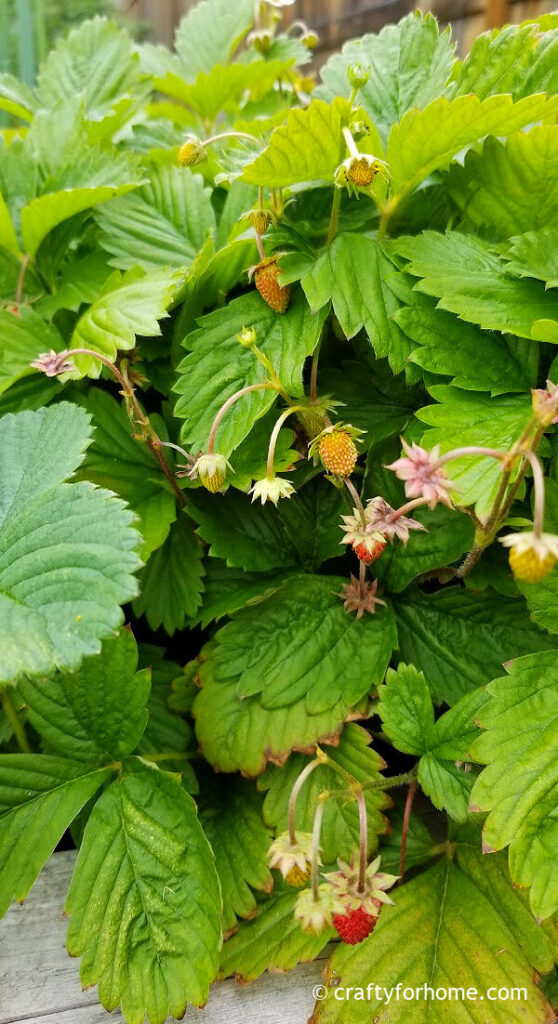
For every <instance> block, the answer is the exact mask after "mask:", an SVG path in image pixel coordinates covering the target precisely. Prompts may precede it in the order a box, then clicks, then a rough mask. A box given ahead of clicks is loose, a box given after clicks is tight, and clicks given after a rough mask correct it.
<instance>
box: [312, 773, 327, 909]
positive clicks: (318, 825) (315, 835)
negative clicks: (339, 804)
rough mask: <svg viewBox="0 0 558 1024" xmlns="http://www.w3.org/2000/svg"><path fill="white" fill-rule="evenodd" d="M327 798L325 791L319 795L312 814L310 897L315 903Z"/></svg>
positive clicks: (318, 886)
mask: <svg viewBox="0 0 558 1024" xmlns="http://www.w3.org/2000/svg"><path fill="white" fill-rule="evenodd" d="M328 796H329V794H328V792H327V790H325V791H324V792H323V793H320V795H319V797H318V802H317V804H316V810H315V813H314V826H313V828H312V896H313V898H314V900H315V901H316V902H317V901H318V900H319V898H320V835H321V832H322V821H323V817H324V808H325V803H326V800H327V798H328Z"/></svg>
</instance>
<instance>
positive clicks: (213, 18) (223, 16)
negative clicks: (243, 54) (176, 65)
mask: <svg viewBox="0 0 558 1024" xmlns="http://www.w3.org/2000/svg"><path fill="white" fill-rule="evenodd" d="M253 18H254V4H253V3H252V0H238V2H236V0H235V3H234V4H231V3H230V2H229V0H204V2H203V3H200V4H196V6H195V7H194V8H193V9H192V10H191V11H189V12H188V14H187V15H186V16H185V17H184V18H182V21H181V22H180V24H179V26H178V28H177V30H176V35H175V46H176V52H177V54H178V56H179V58H180V61H181V63H182V66H183V70H182V74H183V77H184V79H185V80H186V81H188V82H193V81H194V79H195V78H196V76H197V75H198V73H199V72H200V71H211V69H212V67H213V65H214V64H219V63H221V64H223V63H225V62H226V61H227V60H229V59H230V57H231V56H232V54H233V53H234V51H235V49H236V47H237V46H238V45H239V43H240V42H241V41H242V38H243V37H244V36H245V35H246V33H247V32H248V29H249V28H250V26H251V24H252V22H253Z"/></svg>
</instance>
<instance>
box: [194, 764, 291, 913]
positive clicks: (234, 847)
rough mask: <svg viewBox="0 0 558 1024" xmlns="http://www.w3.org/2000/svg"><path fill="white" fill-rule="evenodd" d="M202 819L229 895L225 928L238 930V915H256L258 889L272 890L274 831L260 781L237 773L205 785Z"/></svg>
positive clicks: (225, 902)
mask: <svg viewBox="0 0 558 1024" xmlns="http://www.w3.org/2000/svg"><path fill="white" fill-rule="evenodd" d="M200 822H201V824H202V827H203V830H204V832H205V834H206V836H207V838H208V839H209V842H210V844H211V848H212V850H213V853H214V854H215V867H216V868H217V874H218V875H219V880H220V882H221V891H222V894H223V931H224V932H225V933H226V932H230V931H231V930H233V929H236V925H237V917H241V918H242V917H243V918H250V917H255V916H256V914H257V912H258V904H257V903H256V898H255V896H254V892H253V891H252V890H254V889H256V890H259V891H263V892H270V891H271V889H272V888H273V877H272V874H271V871H270V870H269V868H268V866H267V851H268V849H269V844H270V842H271V832H270V830H269V829H268V828H267V827H266V825H265V824H264V821H263V819H262V797H261V796H260V795H259V794H258V792H257V790H256V788H255V786H254V784H253V783H252V782H247V781H246V780H245V779H241V778H240V777H239V776H234V777H232V778H229V779H222V780H219V782H216V781H210V782H209V783H208V784H207V785H206V786H205V787H204V788H203V789H202V797H201V808H200Z"/></svg>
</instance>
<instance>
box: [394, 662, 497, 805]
mask: <svg viewBox="0 0 558 1024" xmlns="http://www.w3.org/2000/svg"><path fill="white" fill-rule="evenodd" d="M378 696H379V698H380V703H379V706H378V713H379V715H380V718H381V719H382V722H383V727H384V732H385V733H386V735H387V736H389V738H390V740H392V742H393V743H394V745H395V746H396V747H397V749H398V750H401V751H403V753H405V754H415V755H416V756H418V757H419V762H418V781H419V784H420V786H421V787H422V789H423V791H424V792H425V793H426V795H427V796H428V797H430V799H431V800H432V803H433V804H434V806H435V807H437V808H438V809H441V808H443V809H444V810H446V811H447V813H448V814H449V815H450V816H451V817H452V818H455V819H456V820H457V821H466V820H467V813H468V807H469V796H470V793H471V789H472V786H473V782H474V778H475V776H474V775H473V774H472V773H471V771H470V765H468V764H465V763H464V762H467V761H468V760H469V748H470V745H471V743H472V741H473V740H474V738H475V737H476V736H477V735H478V732H479V730H478V727H477V726H476V724H475V719H476V715H477V713H478V712H479V711H480V709H481V708H482V706H483V704H484V702H485V701H486V694H485V691H484V690H483V689H482V688H481V689H478V690H473V692H472V693H470V694H467V695H466V696H465V697H462V698H461V700H459V701H458V702H457V704H455V705H454V706H453V707H452V708H451V709H450V710H449V711H446V713H445V714H444V715H442V717H441V718H438V719H437V721H434V707H433V704H432V697H431V695H430V688H429V686H428V683H427V682H426V680H425V678H424V675H423V674H422V672H418V671H417V669H416V668H415V667H414V665H403V664H401V665H399V668H398V669H397V672H394V671H393V670H392V669H389V670H388V673H387V676H386V682H385V685H384V686H380V687H379V688H378Z"/></svg>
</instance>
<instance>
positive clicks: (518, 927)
mask: <svg viewBox="0 0 558 1024" xmlns="http://www.w3.org/2000/svg"><path fill="white" fill-rule="evenodd" d="M395 899H396V903H395V906H393V907H389V906H388V907H384V908H383V909H382V912H381V914H380V918H379V920H378V924H377V925H376V929H375V931H374V934H373V935H372V936H371V937H370V938H369V939H368V940H367V941H366V942H363V943H361V944H360V945H358V946H354V947H351V946H346V945H343V944H341V945H340V946H339V947H338V949H337V951H336V952H335V953H334V955H333V957H332V959H331V961H330V964H329V966H328V969H327V973H326V978H325V984H326V991H327V997H326V999H325V1000H324V1001H323V1002H320V1003H318V1004H317V1005H316V1009H315V1011H314V1016H313V1018H312V1020H313V1022H314V1024H341V1022H342V1024H357V1022H358V1024H361V1022H362V1019H363V1018H362V1010H363V1004H362V1002H361V1001H360V1000H359V997H358V994H357V995H356V997H355V998H353V997H351V996H350V995H349V994H348V989H349V988H351V987H352V992H353V994H354V993H355V986H356V991H357V993H358V991H359V989H361V990H362V991H363V999H365V1000H366V1003H365V1005H366V1013H367V1015H368V1016H369V1018H370V1020H372V1019H373V1018H375V1017H378V1020H379V1021H382V1022H383V1021H387V1020H388V1019H389V1021H390V1022H391V1024H403V1022H404V1021H408V1020H409V1005H412V1006H413V1010H412V1014H413V1016H412V1020H413V1024H427V1022H428V1024H461V1022H462V1021H465V1020H479V1021H481V1020H482V1022H483V1024H504V1022H506V1024H511V1022H513V1024H519V1022H520V1021H522V1022H525V1024H539V1022H542V1021H544V1020H550V1019H551V1016H552V1015H551V1012H550V1007H549V1004H548V1003H547V1002H546V999H545V998H544V996H543V995H542V993H541V992H540V991H539V990H538V988H537V985H536V980H535V978H536V972H537V971H538V972H541V971H548V970H550V969H551V966H552V963H553V960H554V957H555V955H556V939H555V935H554V934H552V932H550V930H549V931H548V933H547V932H546V931H545V929H544V927H541V926H540V925H538V924H537V923H536V922H535V921H534V920H533V918H532V917H531V915H530V913H529V911H528V908H527V907H526V906H525V901H524V899H523V897H522V896H521V894H519V893H518V892H517V891H516V890H515V889H514V888H513V886H512V884H511V881H510V879H509V876H508V874H507V871H506V867H505V861H503V860H502V858H495V859H494V860H491V861H490V862H489V863H488V864H487V863H486V858H483V857H482V854H481V853H480V852H479V851H477V849H476V848H475V846H474V845H473V844H472V843H465V842H463V843H459V842H458V843H456V846H455V859H454V860H453V861H451V860H449V859H448V858H445V857H444V858H442V860H440V861H438V863H437V864H435V865H434V866H433V867H432V868H430V869H429V870H428V871H425V872H424V873H423V874H420V875H418V877H415V878H414V879H413V880H412V881H410V882H407V883H406V884H405V885H404V886H401V887H400V888H399V889H398V890H397V892H396V894H395ZM394 950H397V956H394ZM338 977H340V978H341V979H342V985H343V989H344V992H345V993H347V994H346V995H345V998H344V999H343V1000H341V999H338V998H334V995H335V988H334V987H329V984H328V983H331V979H332V978H338ZM369 980H371V996H370V998H369V996H368V994H367V989H366V985H367V983H368V981H369ZM398 983H399V984H400V989H399V998H397V996H396V986H397V984H398ZM376 985H377V986H379V988H378V991H377V992H376V990H375V987H376ZM425 985H428V986H429V987H430V988H431V989H434V991H436V990H437V989H438V988H441V989H444V990H445V991H446V993H448V989H450V987H451V990H452V991H453V992H455V989H457V990H458V992H459V990H461V991H462V992H463V995H462V996H459V995H457V994H456V995H454V996H453V998H451V999H450V998H449V997H448V999H447V1000H446V1001H443V1000H441V999H436V998H434V997H433V996H429V998H425V989H424V986H425ZM514 987H519V988H524V989H525V990H526V993H527V997H526V999H523V1000H510V999H508V1000H507V1001H505V1002H504V1001H502V1000H498V999H497V997H496V993H497V992H498V990H499V989H501V988H507V989H509V988H514ZM405 988H409V989H417V988H420V989H421V993H420V995H419V997H418V998H415V1000H414V1001H413V1003H412V1004H409V1002H408V1001H406V1000H405V999H404V998H403V990H404V989H405ZM386 990H387V991H386ZM467 990H475V999H474V1000H473V999H472V998H471V995H472V993H470V994H469V998H467ZM369 991H370V990H369ZM489 991H490V993H491V995H492V999H491V1000H489V999H488V992H489ZM390 992H391V996H390ZM388 998H389V1002H388ZM481 998H483V999H484V1001H483V1007H482V1010H480V1011H479V1010H477V1009H476V1006H477V1001H480V999H481ZM388 1015H389V1016H388Z"/></svg>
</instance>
